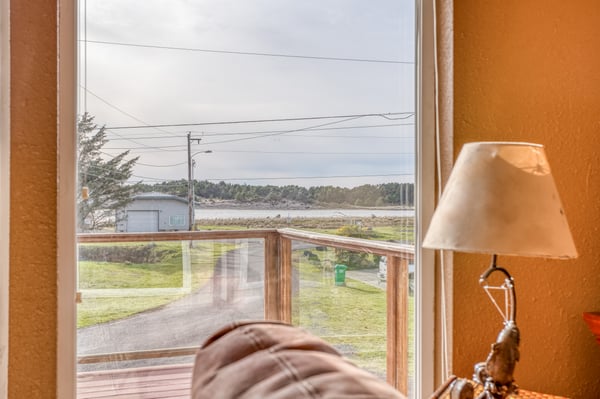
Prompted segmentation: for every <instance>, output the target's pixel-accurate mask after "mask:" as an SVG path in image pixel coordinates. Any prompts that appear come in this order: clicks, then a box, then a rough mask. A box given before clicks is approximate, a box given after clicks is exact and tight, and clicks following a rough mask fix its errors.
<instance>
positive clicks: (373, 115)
mask: <svg viewBox="0 0 600 399" xmlns="http://www.w3.org/2000/svg"><path fill="white" fill-rule="evenodd" d="M390 115H404V116H402V117H398V118H394V119H393V120H398V119H408V118H410V117H412V116H414V115H415V113H414V112H413V111H406V112H387V113H369V114H348V115H323V116H305V117H295V118H273V119H246V120H236V121H218V122H197V123H171V124H160V125H131V126H107V127H106V129H110V130H118V129H140V128H149V127H192V126H215V125H237V124H245V123H270V122H292V121H307V120H318V119H342V118H354V117H361V118H366V117H383V118H386V119H389V118H388V117H389V116H390Z"/></svg>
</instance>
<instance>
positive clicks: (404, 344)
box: [386, 256, 409, 395]
mask: <svg viewBox="0 0 600 399" xmlns="http://www.w3.org/2000/svg"><path fill="white" fill-rule="evenodd" d="M386 290H387V305H388V308H387V316H388V317H387V381H388V383H390V384H391V385H393V386H394V387H396V389H398V390H399V391H400V392H401V393H402V394H404V395H407V394H408V336H409V333H408V318H409V317H408V293H409V290H408V259H406V258H400V257H398V256H388V259H387V283H386Z"/></svg>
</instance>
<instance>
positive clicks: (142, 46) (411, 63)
mask: <svg viewBox="0 0 600 399" xmlns="http://www.w3.org/2000/svg"><path fill="white" fill-rule="evenodd" d="M86 43H93V44H103V45H110V46H124V47H139V48H150V49H159V50H176V51H191V52H201V53H215V54H235V55H251V56H262V57H280V58H302V59H311V60H321V61H346V62H366V63H379V64H405V65H414V63H415V62H414V61H400V60H385V59H375V58H346V57H324V56H314V55H299V54H283V53H264V52H256V51H232V50H215V49H206V48H192V47H175V46H159V45H154V44H140V43H124V42H113V41H107V40H86Z"/></svg>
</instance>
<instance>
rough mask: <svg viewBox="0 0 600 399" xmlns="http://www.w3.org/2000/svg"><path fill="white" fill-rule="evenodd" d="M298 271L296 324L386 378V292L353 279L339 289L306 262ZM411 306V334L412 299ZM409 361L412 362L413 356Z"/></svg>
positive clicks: (295, 298) (295, 302) (327, 277)
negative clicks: (298, 285) (298, 286)
mask: <svg viewBox="0 0 600 399" xmlns="http://www.w3.org/2000/svg"><path fill="white" fill-rule="evenodd" d="M298 271H299V276H298V278H299V280H300V281H301V283H300V288H299V289H298V290H297V291H296V293H295V296H294V297H293V299H292V321H293V324H295V325H299V326H301V327H303V328H306V329H307V330H309V331H311V332H313V333H314V334H316V335H318V336H320V337H322V338H324V339H325V340H326V341H328V342H329V343H331V344H332V345H334V346H335V347H336V348H337V349H338V350H339V351H340V352H342V353H343V354H344V355H345V356H346V357H348V358H349V359H351V360H353V361H354V362H355V363H356V364H357V365H359V366H360V367H362V368H364V369H366V370H369V371H371V372H373V373H375V374H376V375H379V376H380V377H382V378H385V374H386V350H387V348H386V323H387V317H386V312H387V307H386V292H385V289H384V288H383V287H376V286H373V285H369V284H366V283H364V282H361V281H359V280H354V279H351V278H347V279H346V285H345V286H337V285H335V283H334V279H333V278H332V277H331V275H330V274H328V273H325V274H324V273H323V270H322V269H320V268H319V267H318V266H316V265H314V264H311V263H310V262H309V261H305V260H302V261H300V262H299V266H298ZM409 304H410V305H409V306H410V318H411V320H410V325H409V330H411V329H412V325H413V324H412V323H413V322H412V314H414V311H413V305H412V304H413V299H412V298H409ZM407 334H411V333H410V332H408V331H407ZM411 335H412V334H411ZM409 359H410V361H411V362H412V355H411V354H409ZM411 364H412V363H411Z"/></svg>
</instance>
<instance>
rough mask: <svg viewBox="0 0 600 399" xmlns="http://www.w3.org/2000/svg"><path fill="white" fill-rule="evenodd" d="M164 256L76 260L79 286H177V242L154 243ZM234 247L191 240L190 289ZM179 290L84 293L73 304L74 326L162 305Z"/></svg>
mask: <svg viewBox="0 0 600 399" xmlns="http://www.w3.org/2000/svg"><path fill="white" fill-rule="evenodd" d="M147 244H148V243H142V244H140V243H119V244H85V245H88V246H90V247H94V246H95V247H100V248H101V247H104V248H106V249H107V250H110V248H111V247H126V246H128V245H129V246H131V247H136V246H138V247H139V246H140V245H147ZM155 245H156V247H155V250H156V251H158V252H159V253H161V254H164V256H162V257H161V259H160V261H159V262H156V263H131V262H114V261H113V262H100V261H89V260H85V261H79V287H80V289H82V290H84V293H85V290H86V289H131V288H134V289H135V288H138V289H140V288H141V289H143V288H181V287H182V284H183V263H182V262H183V260H182V259H183V257H182V250H181V242H162V243H156V244H155ZM233 248H234V245H233V244H225V243H218V242H201V243H199V242H195V243H194V245H193V247H192V248H191V249H190V256H191V269H192V270H191V272H192V289H196V288H199V287H201V286H202V285H204V284H206V283H207V282H208V281H209V280H210V278H211V277H212V275H213V272H214V267H215V264H216V262H217V261H218V259H219V258H220V257H221V256H222V255H223V254H224V253H225V252H227V251H230V250H232V249H233ZM182 296H183V295H182V294H174V295H156V296H121V297H119V296H112V297H89V296H86V295H85V294H84V296H83V301H82V303H80V304H79V305H78V308H77V327H86V326H89V325H93V324H98V323H104V322H107V321H111V320H117V319H121V318H124V317H127V316H131V315H133V314H136V313H139V312H143V311H146V310H148V309H153V308H156V307H158V306H161V305H165V304H167V303H169V302H172V301H174V300H176V299H179V298H181V297H182Z"/></svg>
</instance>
